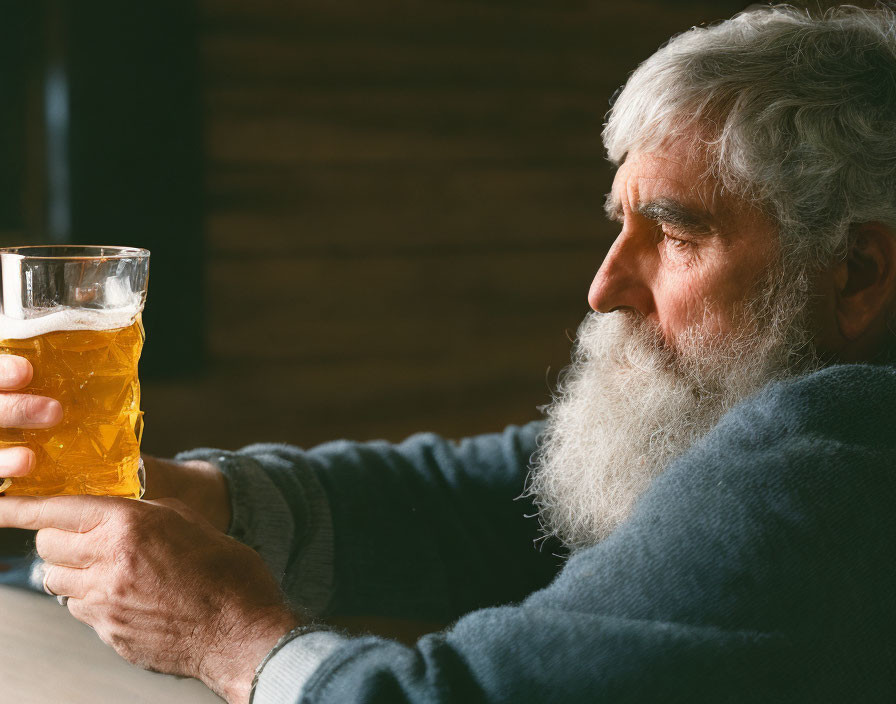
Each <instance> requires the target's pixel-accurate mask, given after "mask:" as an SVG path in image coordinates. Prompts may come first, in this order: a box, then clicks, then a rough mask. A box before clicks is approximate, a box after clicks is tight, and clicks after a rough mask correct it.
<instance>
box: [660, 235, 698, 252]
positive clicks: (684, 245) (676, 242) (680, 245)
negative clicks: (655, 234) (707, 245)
mask: <svg viewBox="0 0 896 704" xmlns="http://www.w3.org/2000/svg"><path fill="white" fill-rule="evenodd" d="M663 237H665V239H666V242H667V243H668V244H669V246H670V247H675V248H676V249H689V248H690V247H691V246H692V245H691V243H690V242H688V241H687V240H681V239H678V238H677V237H672V236H671V235H667V234H665V233H663Z"/></svg>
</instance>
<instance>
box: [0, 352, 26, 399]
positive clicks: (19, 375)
mask: <svg viewBox="0 0 896 704" xmlns="http://www.w3.org/2000/svg"><path fill="white" fill-rule="evenodd" d="M33 376H34V367H32V366H31V362H29V361H28V360H27V359H25V358H24V357H16V356H15V355H11V354H0V390H2V391H16V390H18V389H23V388H25V387H26V386H28V384H30V383H31V378H32V377H33Z"/></svg>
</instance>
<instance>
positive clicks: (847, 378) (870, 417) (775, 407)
mask: <svg viewBox="0 0 896 704" xmlns="http://www.w3.org/2000/svg"><path fill="white" fill-rule="evenodd" d="M894 418H896V367H894V366H891V365H870V364H843V365H836V366H831V367H827V368H825V369H822V370H820V371H817V372H814V373H812V374H807V375H805V376H801V377H797V378H794V379H790V380H787V381H782V382H776V383H773V384H770V385H769V386H767V387H765V388H764V389H763V390H762V391H760V392H759V393H758V394H756V395H755V396H754V397H752V398H750V399H748V400H746V401H745V402H743V403H741V404H740V405H739V406H737V407H735V408H734V409H732V411H731V412H730V413H729V414H728V416H726V417H725V418H724V419H723V420H722V422H721V423H720V424H719V428H718V430H719V431H720V433H725V432H731V431H735V432H736V431H739V432H741V433H748V434H749V432H750V431H751V430H752V432H754V433H756V434H757V435H759V436H762V439H764V440H765V441H766V442H767V441H769V440H771V439H773V438H783V437H785V436H790V437H793V436H799V435H803V436H806V435H813V436H823V437H828V438H830V439H831V440H840V441H847V442H850V443H860V444H871V445H879V444H880V443H885V444H887V445H893V444H894V443H896V433H892V432H890V431H891V427H892V423H893V419H894Z"/></svg>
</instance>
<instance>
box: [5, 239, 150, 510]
mask: <svg viewBox="0 0 896 704" xmlns="http://www.w3.org/2000/svg"><path fill="white" fill-rule="evenodd" d="M148 259H149V252H146V250H136V249H133V248H116V247H76V246H68V247H67V246H51V247H17V248H14V249H12V250H9V249H0V271H2V312H0V353H2V354H13V355H18V356H21V357H25V358H26V359H28V360H29V361H30V362H31V365H32V366H33V367H34V377H33V379H32V381H31V383H30V384H29V385H28V386H27V387H26V388H25V389H23V392H24V393H33V394H38V395H40V396H49V397H50V398H55V399H56V400H57V401H59V403H60V404H61V405H62V412H63V418H62V421H61V422H60V423H59V424H58V425H56V426H54V427H52V428H47V429H39V430H30V429H29V430H24V429H13V428H3V429H0V447H11V446H16V445H24V446H27V447H30V448H31V449H32V450H34V452H35V455H36V459H37V461H36V463H35V466H34V468H33V469H32V471H31V473H30V474H29V475H28V476H25V477H14V478H12V479H11V486H8V487H7V488H6V490H5V493H6V494H8V495H28V496H58V495H62V494H96V495H104V496H127V497H133V498H139V497H140V495H141V494H142V476H141V474H142V470H141V462H140V438H141V435H142V431H143V414H142V412H141V411H140V382H139V380H138V378H137V362H138V360H139V358H140V352H141V350H142V348H143V340H144V331H143V324H142V320H141V312H142V310H143V301H144V297H145V291H146V279H147V272H148Z"/></svg>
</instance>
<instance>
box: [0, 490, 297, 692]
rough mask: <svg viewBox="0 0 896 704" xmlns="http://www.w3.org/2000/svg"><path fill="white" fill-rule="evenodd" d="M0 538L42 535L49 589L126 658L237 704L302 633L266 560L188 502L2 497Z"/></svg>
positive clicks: (39, 546)
mask: <svg viewBox="0 0 896 704" xmlns="http://www.w3.org/2000/svg"><path fill="white" fill-rule="evenodd" d="M0 527H15V528H27V529H32V530H37V531H38V533H37V551H38V553H39V554H40V556H41V557H42V558H43V559H44V560H45V561H46V563H47V567H46V569H47V572H46V574H45V581H44V584H45V586H46V588H47V589H48V590H49V591H51V592H53V593H54V594H58V595H65V596H68V597H69V600H68V608H69V610H70V611H71V613H72V615H73V616H75V618H77V619H79V620H80V621H83V622H84V623H86V624H88V625H89V626H91V627H92V628H93V629H94V630H96V632H97V634H98V635H99V636H100V638H102V640H103V641H105V642H106V643H108V644H109V645H111V646H112V647H113V648H115V650H116V651H117V652H118V653H119V654H120V655H121V656H122V657H124V658H125V659H126V660H128V661H129V662H132V663H135V664H138V665H141V666H142V667H146V668H149V669H152V670H158V671H160V672H166V673H171V674H176V675H186V676H190V677H197V678H199V679H202V680H203V681H204V682H205V683H206V684H207V685H208V686H209V687H210V688H211V689H213V690H214V691H216V692H217V693H218V694H220V695H221V696H223V697H225V698H226V699H227V700H228V701H229V702H246V701H247V700H248V696H249V688H250V685H251V682H252V677H253V674H254V670H255V668H256V667H257V666H258V664H259V662H261V660H262V658H263V657H264V655H265V654H266V653H267V652H268V651H269V650H270V649H271V648H272V647H273V646H274V644H275V643H276V642H277V640H278V639H279V638H280V637H281V636H283V635H284V634H286V633H287V632H289V631H290V630H291V629H293V628H295V627H296V626H297V625H298V620H297V618H296V617H295V615H293V614H292V613H291V611H290V610H289V608H288V607H287V606H286V604H285V602H284V599H283V595H282V593H281V591H280V588H279V586H278V585H277V582H276V581H275V580H274V577H273V576H272V575H271V574H270V572H269V571H268V569H267V567H266V566H265V565H264V563H263V562H262V560H261V558H260V557H259V556H258V555H257V554H256V553H255V552H254V551H253V550H251V549H249V548H247V547H245V546H243V545H241V544H240V543H238V542H237V541H235V540H233V539H232V538H229V537H227V536H225V535H224V534H222V533H221V532H220V531H218V530H217V529H215V528H214V527H213V526H212V525H210V524H209V523H208V522H207V521H205V520H204V519H203V518H202V517H201V516H199V515H198V514H196V513H195V512H193V511H192V510H191V509H189V508H188V507H187V506H185V505H183V504H181V503H180V502H176V501H172V500H163V501H133V500H130V499H117V498H108V497H96V496H61V497H55V498H49V499H40V498H25V497H3V498H0Z"/></svg>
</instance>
